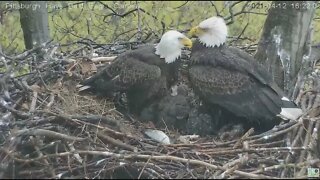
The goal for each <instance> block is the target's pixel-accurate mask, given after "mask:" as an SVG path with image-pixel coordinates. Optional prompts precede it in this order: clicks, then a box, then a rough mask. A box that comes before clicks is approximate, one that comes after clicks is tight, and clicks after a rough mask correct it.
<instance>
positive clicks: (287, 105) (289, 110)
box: [279, 97, 303, 120]
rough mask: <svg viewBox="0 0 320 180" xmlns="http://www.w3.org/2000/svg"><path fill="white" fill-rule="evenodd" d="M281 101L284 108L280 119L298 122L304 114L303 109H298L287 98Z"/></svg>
mask: <svg viewBox="0 0 320 180" xmlns="http://www.w3.org/2000/svg"><path fill="white" fill-rule="evenodd" d="M281 100H282V107H281V112H280V114H279V116H280V117H282V118H284V119H289V120H297V119H298V118H299V117H300V116H301V115H302V114H303V111H302V109H300V108H299V107H297V105H296V104H295V103H294V102H292V101H290V100H289V99H288V98H287V97H283V98H282V99H281Z"/></svg>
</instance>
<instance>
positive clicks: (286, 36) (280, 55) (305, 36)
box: [255, 1, 315, 95]
mask: <svg viewBox="0 0 320 180" xmlns="http://www.w3.org/2000/svg"><path fill="white" fill-rule="evenodd" d="M303 3H305V4H307V3H309V4H311V5H313V3H315V2H310V1H301V2H300V1H277V2H275V1H273V2H272V4H271V7H270V10H269V13H268V16H267V19H266V22H265V24H264V29H263V33H262V36H261V38H260V41H259V44H258V49H257V53H256V54H255V58H256V59H257V61H259V63H261V64H263V65H264V66H265V67H266V68H267V70H268V71H269V72H270V73H271V74H272V77H273V79H274V80H275V82H276V83H277V84H278V85H279V86H280V87H281V88H282V89H283V90H284V91H285V93H286V94H287V95H291V94H292V93H293V89H294V88H293V87H294V85H295V83H296V81H297V75H298V73H299V70H300V68H301V66H302V60H303V59H304V58H306V57H308V56H309V53H310V50H309V49H310V38H311V37H310V34H311V28H310V24H311V21H312V17H313V15H314V9H315V8H309V9H306V8H305V6H304V5H305V4H303ZM299 7H300V8H299ZM311 7H312V6H311Z"/></svg>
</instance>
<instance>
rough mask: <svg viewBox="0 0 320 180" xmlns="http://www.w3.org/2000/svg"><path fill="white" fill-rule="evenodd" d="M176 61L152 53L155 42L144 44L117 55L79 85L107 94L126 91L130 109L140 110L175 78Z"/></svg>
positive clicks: (159, 95) (172, 82) (167, 88)
mask: <svg viewBox="0 0 320 180" xmlns="http://www.w3.org/2000/svg"><path fill="white" fill-rule="evenodd" d="M178 65H179V60H176V61H175V62H173V63H169V64H168V63H165V60H164V59H163V58H160V57H159V56H158V55H156V54H155V46H154V45H145V46H142V47H140V48H138V49H136V50H132V51H127V52H125V53H123V54H121V55H119V56H118V57H117V58H116V59H115V60H114V62H113V63H112V64H111V65H108V66H106V67H104V68H103V69H102V70H101V71H99V72H98V73H97V74H96V75H94V76H93V77H91V78H90V79H88V80H86V81H84V82H83V83H82V85H87V86H90V87H91V89H92V90H94V91H96V92H98V93H100V94H103V95H109V94H110V93H113V92H125V93H126V94H127V99H128V105H129V110H130V112H133V113H140V111H141V109H142V108H143V107H146V106H148V105H149V104H150V103H151V102H153V101H154V100H156V99H158V98H160V97H162V96H163V95H164V94H166V92H167V91H168V90H169V89H170V87H171V86H172V85H173V84H174V83H175V82H176V81H177V79H178V67H179V66H178Z"/></svg>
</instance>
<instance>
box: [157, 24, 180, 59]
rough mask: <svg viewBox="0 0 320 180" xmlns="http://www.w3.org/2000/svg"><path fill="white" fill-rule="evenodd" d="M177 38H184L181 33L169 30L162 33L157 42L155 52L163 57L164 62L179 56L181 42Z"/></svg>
mask: <svg viewBox="0 0 320 180" xmlns="http://www.w3.org/2000/svg"><path fill="white" fill-rule="evenodd" d="M179 38H186V36H185V35H183V34H182V33H180V32H178V31H175V30H170V31H168V32H166V33H164V34H163V36H162V37H161V40H160V42H159V44H157V45H156V47H155V48H156V54H157V55H159V56H160V58H164V59H165V62H166V63H172V62H174V61H175V60H176V59H178V58H179V57H180V56H181V51H182V48H183V44H181V43H180V41H179Z"/></svg>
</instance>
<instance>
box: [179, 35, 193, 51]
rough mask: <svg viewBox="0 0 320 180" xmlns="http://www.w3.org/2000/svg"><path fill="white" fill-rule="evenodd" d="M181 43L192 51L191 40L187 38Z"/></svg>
mask: <svg viewBox="0 0 320 180" xmlns="http://www.w3.org/2000/svg"><path fill="white" fill-rule="evenodd" d="M181 43H182V44H183V45H184V46H185V47H187V48H190V49H191V48H192V41H191V39H189V38H187V37H185V38H182V39H181Z"/></svg>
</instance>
